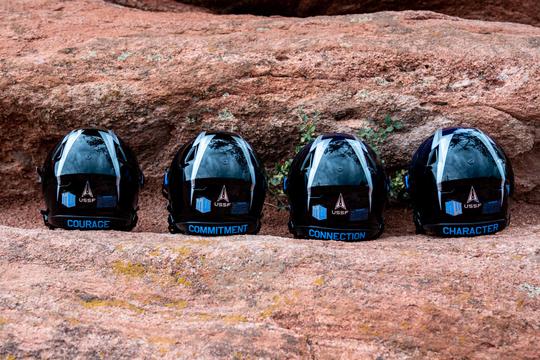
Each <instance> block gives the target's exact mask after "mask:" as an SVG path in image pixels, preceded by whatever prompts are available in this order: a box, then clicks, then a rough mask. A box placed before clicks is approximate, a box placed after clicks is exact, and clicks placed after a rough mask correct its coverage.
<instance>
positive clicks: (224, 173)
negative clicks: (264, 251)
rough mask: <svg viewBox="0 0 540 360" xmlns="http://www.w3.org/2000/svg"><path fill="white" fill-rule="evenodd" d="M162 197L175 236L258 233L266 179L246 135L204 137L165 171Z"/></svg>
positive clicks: (185, 148) (209, 134) (210, 134)
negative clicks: (177, 233)
mask: <svg viewBox="0 0 540 360" xmlns="http://www.w3.org/2000/svg"><path fill="white" fill-rule="evenodd" d="M163 195H164V196H165V197H166V198H167V200H168V201H169V204H168V207H167V209H168V211H169V230H170V231H171V232H172V233H175V232H182V233H187V234H198V235H208V236H211V235H237V234H256V233H257V232H258V231H259V229H260V227H261V216H262V208H263V205H264V198H265V196H266V177H265V174H264V171H263V168H262V167H261V165H260V162H259V160H258V159H257V156H256V155H255V152H254V151H253V149H252V148H251V146H250V145H249V144H248V143H247V142H246V141H245V140H244V139H243V138H242V137H241V136H239V135H237V134H233V133H226V132H202V133H200V134H199V135H198V136H197V137H196V138H195V139H193V140H192V141H190V142H189V143H187V144H185V145H184V146H183V147H182V148H181V149H180V150H179V151H178V152H177V154H176V156H175V157H174V159H173V161H172V164H171V166H170V168H169V169H168V170H167V171H166V172H165V176H164V180H163Z"/></svg>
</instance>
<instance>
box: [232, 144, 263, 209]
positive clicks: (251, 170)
mask: <svg viewBox="0 0 540 360" xmlns="http://www.w3.org/2000/svg"><path fill="white" fill-rule="evenodd" d="M233 139H234V140H235V141H236V143H237V144H238V146H240V149H242V153H243V154H244V157H245V158H246V162H247V164H248V167H249V175H250V176H251V189H250V191H251V200H250V203H249V208H250V209H251V205H252V204H253V193H254V191H255V183H256V182H257V178H256V177H255V168H254V167H253V162H252V161H251V156H249V150H248V147H247V146H246V141H245V140H244V139H242V138H240V137H239V136H233Z"/></svg>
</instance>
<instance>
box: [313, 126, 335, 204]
mask: <svg viewBox="0 0 540 360" xmlns="http://www.w3.org/2000/svg"><path fill="white" fill-rule="evenodd" d="M321 139H322V136H319V137H317V139H316V140H315V143H317V145H316V146H313V145H312V146H311V149H310V152H312V151H313V150H315V154H314V155H313V163H312V164H311V168H310V169H309V174H308V183H307V193H308V196H307V206H308V208H309V202H310V200H311V185H312V184H313V179H314V178H315V173H316V172H317V168H318V167H319V164H320V162H321V159H322V156H323V154H324V151H325V150H326V148H327V147H328V144H330V141H332V139H324V140H321ZM315 143H314V144H315Z"/></svg>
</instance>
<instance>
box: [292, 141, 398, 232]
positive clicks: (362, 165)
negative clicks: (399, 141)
mask: <svg viewBox="0 0 540 360" xmlns="http://www.w3.org/2000/svg"><path fill="white" fill-rule="evenodd" d="M285 191H286V193H287V196H288V198H289V206H290V220H289V230H290V231H291V233H292V234H293V235H294V236H295V237H300V238H312V239H324V240H342V241H358V240H367V239H374V238H377V237H378V236H380V234H381V233H382V232H383V228H384V221H383V210H384V206H385V204H386V200H387V192H388V182H387V178H386V175H385V172H384V169H383V167H382V166H381V163H380V162H379V160H378V158H377V155H376V154H375V152H374V151H373V150H372V149H371V148H370V147H369V146H368V145H367V144H366V143H364V142H363V141H361V140H359V139H358V138H356V137H355V136H352V135H347V134H324V135H321V136H319V137H317V139H315V140H314V141H312V142H310V143H309V144H307V145H306V146H304V147H303V148H302V150H300V152H299V153H298V154H297V155H296V156H295V158H294V160H293V162H292V164H291V168H290V171H289V176H288V178H287V179H286V180H285Z"/></svg>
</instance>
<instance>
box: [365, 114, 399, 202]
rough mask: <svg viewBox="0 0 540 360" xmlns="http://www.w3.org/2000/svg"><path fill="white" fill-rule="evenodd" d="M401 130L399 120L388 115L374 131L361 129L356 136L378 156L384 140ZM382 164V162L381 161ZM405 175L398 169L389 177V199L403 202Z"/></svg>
mask: <svg viewBox="0 0 540 360" xmlns="http://www.w3.org/2000/svg"><path fill="white" fill-rule="evenodd" d="M402 128H403V123H402V122H401V121H399V120H394V119H392V117H391V116H390V115H386V116H385V118H384V122H383V124H382V125H380V126H378V127H376V128H375V129H373V128H371V127H368V128H363V129H361V130H360V131H358V136H359V137H360V138H361V139H362V140H364V141H365V142H366V143H367V144H368V145H369V146H371V148H372V149H373V151H375V152H376V153H377V155H378V156H380V154H381V150H380V148H381V146H382V145H383V144H384V142H385V141H386V139H388V137H389V136H390V135H391V134H392V133H394V132H395V131H396V130H400V129H402ZM381 161H382V162H383V163H384V160H383V159H381ZM406 174H407V170H405V169H398V170H397V171H396V172H395V173H394V174H393V175H392V176H391V177H390V199H391V200H394V201H399V200H405V199H406V197H407V192H406V189H405V183H404V180H403V178H404V177H405V175H406Z"/></svg>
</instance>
